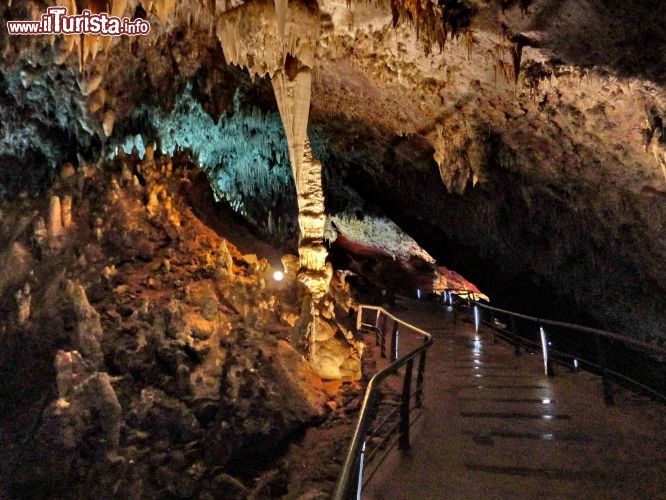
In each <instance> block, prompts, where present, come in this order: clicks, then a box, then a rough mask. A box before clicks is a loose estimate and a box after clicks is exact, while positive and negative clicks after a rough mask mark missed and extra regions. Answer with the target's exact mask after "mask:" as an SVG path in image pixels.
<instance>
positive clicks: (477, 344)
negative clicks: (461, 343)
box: [472, 336, 481, 358]
mask: <svg viewBox="0 0 666 500" xmlns="http://www.w3.org/2000/svg"><path fill="white" fill-rule="evenodd" d="M472 356H474V357H475V358H478V357H479V356H481V340H480V339H479V337H478V336H474V343H473V344H472Z"/></svg>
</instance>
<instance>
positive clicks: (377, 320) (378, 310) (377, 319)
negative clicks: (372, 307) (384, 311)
mask: <svg viewBox="0 0 666 500" xmlns="http://www.w3.org/2000/svg"><path fill="white" fill-rule="evenodd" d="M380 314H381V309H379V308H378V309H377V313H376V314H375V328H379V315H380Z"/></svg>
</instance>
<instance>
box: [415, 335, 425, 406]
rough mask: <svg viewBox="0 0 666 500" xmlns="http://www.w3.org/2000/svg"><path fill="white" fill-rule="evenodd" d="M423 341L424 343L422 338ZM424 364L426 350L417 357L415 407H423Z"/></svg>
mask: <svg viewBox="0 0 666 500" xmlns="http://www.w3.org/2000/svg"><path fill="white" fill-rule="evenodd" d="M423 343H424V344H425V343H426V340H425V339H424V341H423ZM425 364H426V351H423V352H422V353H421V357H420V358H419V368H418V371H417V372H416V394H415V395H414V399H415V404H416V407H417V408H422V407H423V384H424V382H425Z"/></svg>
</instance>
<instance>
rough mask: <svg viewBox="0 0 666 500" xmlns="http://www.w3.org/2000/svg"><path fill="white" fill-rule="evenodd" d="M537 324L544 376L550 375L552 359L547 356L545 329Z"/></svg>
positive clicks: (552, 373)
mask: <svg viewBox="0 0 666 500" xmlns="http://www.w3.org/2000/svg"><path fill="white" fill-rule="evenodd" d="M537 325H539V335H540V336H541V350H542V352H543V370H544V373H545V374H546V376H548V377H552V376H553V375H554V371H553V365H552V361H551V360H550V359H549V356H548V336H547V335H546V330H544V329H543V326H541V323H537Z"/></svg>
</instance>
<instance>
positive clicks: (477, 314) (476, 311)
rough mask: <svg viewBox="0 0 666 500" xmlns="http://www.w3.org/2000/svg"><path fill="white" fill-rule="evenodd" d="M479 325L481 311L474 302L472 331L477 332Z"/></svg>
mask: <svg viewBox="0 0 666 500" xmlns="http://www.w3.org/2000/svg"><path fill="white" fill-rule="evenodd" d="M479 326H481V311H479V306H477V305H476V304H474V331H475V332H476V333H479Z"/></svg>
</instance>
